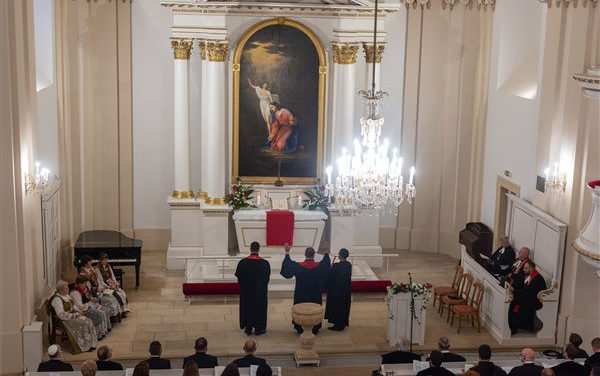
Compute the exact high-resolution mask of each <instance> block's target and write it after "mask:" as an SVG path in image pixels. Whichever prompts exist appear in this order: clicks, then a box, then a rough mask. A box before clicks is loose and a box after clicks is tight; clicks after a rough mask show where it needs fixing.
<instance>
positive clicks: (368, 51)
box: [363, 43, 385, 64]
mask: <svg viewBox="0 0 600 376" xmlns="http://www.w3.org/2000/svg"><path fill="white" fill-rule="evenodd" d="M384 49H385V46H384V45H383V44H377V53H375V54H374V53H373V52H374V50H375V49H374V48H373V45H372V44H367V43H363V51H364V53H365V60H366V62H367V64H373V55H375V62H376V63H381V59H382V58H383V50H384Z"/></svg>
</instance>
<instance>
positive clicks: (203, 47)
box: [198, 40, 206, 60]
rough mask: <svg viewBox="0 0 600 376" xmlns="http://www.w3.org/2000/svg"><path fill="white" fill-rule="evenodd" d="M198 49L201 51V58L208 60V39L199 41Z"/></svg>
mask: <svg viewBox="0 0 600 376" xmlns="http://www.w3.org/2000/svg"><path fill="white" fill-rule="evenodd" d="M198 50H199V51H200V59H201V60H206V41H205V40H200V41H198Z"/></svg>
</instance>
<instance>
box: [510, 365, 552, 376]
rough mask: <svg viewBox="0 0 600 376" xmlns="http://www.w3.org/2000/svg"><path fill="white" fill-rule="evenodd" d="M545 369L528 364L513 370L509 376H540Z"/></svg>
mask: <svg viewBox="0 0 600 376" xmlns="http://www.w3.org/2000/svg"><path fill="white" fill-rule="evenodd" d="M543 369H544V367H542V366H538V365H537V364H535V363H533V362H528V363H523V365H520V366H517V367H514V368H513V369H511V370H510V372H509V373H508V376H540V374H541V373H542V370H543Z"/></svg>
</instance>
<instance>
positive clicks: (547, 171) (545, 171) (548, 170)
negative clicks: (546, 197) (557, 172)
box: [544, 167, 550, 181]
mask: <svg viewBox="0 0 600 376" xmlns="http://www.w3.org/2000/svg"><path fill="white" fill-rule="evenodd" d="M544 175H545V177H546V181H548V179H549V178H550V167H546V169H545V170H544Z"/></svg>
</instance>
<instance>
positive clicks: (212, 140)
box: [201, 41, 229, 204]
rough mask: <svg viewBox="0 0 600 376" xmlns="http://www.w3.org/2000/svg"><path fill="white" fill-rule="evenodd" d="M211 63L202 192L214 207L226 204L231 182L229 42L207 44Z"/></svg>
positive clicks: (207, 77) (207, 74)
mask: <svg viewBox="0 0 600 376" xmlns="http://www.w3.org/2000/svg"><path fill="white" fill-rule="evenodd" d="M206 50H207V55H208V56H207V57H208V60H206V61H204V63H203V69H204V65H206V70H205V71H203V72H204V73H205V77H203V83H204V82H205V84H203V91H202V95H203V98H204V96H205V94H206V100H204V101H203V102H204V103H203V104H204V105H205V106H206V107H205V109H204V111H203V112H204V117H203V119H204V120H205V122H204V123H203V124H202V164H203V166H202V174H201V176H202V189H203V190H204V191H205V192H206V193H207V194H208V196H209V197H210V198H212V200H209V201H208V202H210V203H212V204H224V203H225V202H224V199H223V198H224V197H225V182H226V181H227V177H226V173H227V165H226V163H227V162H226V161H227V148H226V136H227V112H226V111H227V106H226V97H225V86H226V84H227V77H226V74H225V69H226V63H225V60H226V58H227V52H228V50H229V42H228V41H206Z"/></svg>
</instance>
